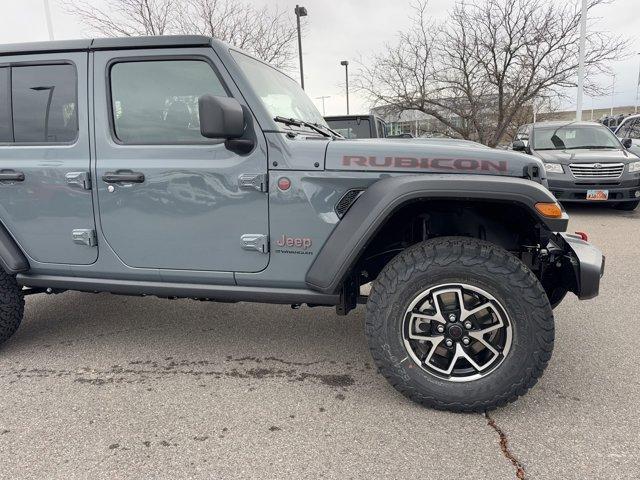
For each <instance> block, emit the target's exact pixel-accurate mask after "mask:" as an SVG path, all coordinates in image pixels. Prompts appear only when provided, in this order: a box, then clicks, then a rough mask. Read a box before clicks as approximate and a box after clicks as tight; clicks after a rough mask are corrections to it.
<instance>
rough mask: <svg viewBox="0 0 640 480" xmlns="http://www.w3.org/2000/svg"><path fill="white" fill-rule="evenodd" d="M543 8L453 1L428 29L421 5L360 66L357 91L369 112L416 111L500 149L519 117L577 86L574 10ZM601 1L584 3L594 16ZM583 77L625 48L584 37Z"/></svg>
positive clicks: (519, 1) (525, 2) (504, 0)
mask: <svg viewBox="0 0 640 480" xmlns="http://www.w3.org/2000/svg"><path fill="white" fill-rule="evenodd" d="M578 3H579V2H578V1H576V0H571V1H568V2H567V3H565V4H563V5H559V4H557V3H552V2H547V1H544V0H469V1H465V0H462V1H458V3H456V5H455V6H454V8H453V9H452V11H451V13H450V15H449V18H448V19H447V21H446V22H444V23H443V24H442V25H436V24H434V23H433V22H431V21H429V19H428V16H427V7H428V4H427V0H418V2H417V3H416V4H415V11H416V15H415V17H414V18H413V22H412V26H411V27H410V28H409V29H408V30H407V31H405V32H401V33H400V34H399V41H398V43H397V44H396V45H392V46H389V47H388V51H387V52H385V53H383V54H378V55H376V56H375V57H374V61H373V62H371V63H370V64H369V65H362V66H361V71H360V74H359V77H358V79H357V87H358V88H360V89H361V90H362V91H363V92H364V93H365V94H366V95H367V96H368V97H369V98H370V100H371V101H372V102H373V103H374V105H387V106H389V108H392V109H395V110H419V111H421V112H424V113H426V114H428V115H431V116H433V117H434V118H436V119H437V120H438V121H439V122H441V123H442V125H443V127H445V128H446V130H448V131H451V132H454V133H455V134H456V135H457V136H460V137H462V138H465V139H471V140H477V141H480V142H482V143H485V144H487V145H490V146H495V145H497V144H499V143H500V142H501V140H502V139H503V138H504V137H505V135H506V134H508V132H509V131H510V130H511V129H512V128H513V126H514V124H515V123H517V122H518V121H521V117H522V115H523V110H525V111H527V110H528V112H529V113H530V112H531V111H532V105H533V103H534V102H537V103H538V104H539V103H540V102H543V101H550V99H552V98H554V97H558V96H559V95H562V94H563V92H565V91H566V88H567V87H573V86H575V80H576V72H577V67H578V49H579V41H578V40H579V24H580V9H579V5H578ZM603 3H608V0H590V1H589V4H588V9H589V11H591V10H592V8H593V7H595V6H597V5H600V4H603ZM589 31H590V33H589V34H588V36H587V49H586V51H587V57H586V68H587V74H588V76H592V75H593V74H594V73H597V72H602V71H605V70H606V69H607V64H608V62H610V61H613V60H617V59H619V58H620V56H621V55H622V53H623V52H624V51H625V49H626V47H627V42H626V41H625V40H624V39H620V38H617V37H614V36H610V35H607V34H604V33H602V32H598V31H594V29H590V30H589Z"/></svg>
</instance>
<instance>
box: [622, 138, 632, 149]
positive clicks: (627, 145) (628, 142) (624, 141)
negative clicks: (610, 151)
mask: <svg viewBox="0 0 640 480" xmlns="http://www.w3.org/2000/svg"><path fill="white" fill-rule="evenodd" d="M622 146H623V147H624V148H631V147H633V140H631V139H630V138H623V139H622Z"/></svg>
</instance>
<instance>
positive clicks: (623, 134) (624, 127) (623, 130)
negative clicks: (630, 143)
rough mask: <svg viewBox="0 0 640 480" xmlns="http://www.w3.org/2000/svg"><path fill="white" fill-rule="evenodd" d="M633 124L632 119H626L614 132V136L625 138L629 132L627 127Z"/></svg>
mask: <svg viewBox="0 0 640 480" xmlns="http://www.w3.org/2000/svg"><path fill="white" fill-rule="evenodd" d="M632 124H633V120H628V121H626V122H624V123H623V124H622V126H621V127H620V128H619V129H618V131H617V132H616V136H617V137H619V138H626V137H627V134H628V133H629V127H631V125H632Z"/></svg>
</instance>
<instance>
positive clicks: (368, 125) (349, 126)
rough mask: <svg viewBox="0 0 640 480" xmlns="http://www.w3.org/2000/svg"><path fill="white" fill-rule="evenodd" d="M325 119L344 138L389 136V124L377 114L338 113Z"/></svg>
mask: <svg viewBox="0 0 640 480" xmlns="http://www.w3.org/2000/svg"><path fill="white" fill-rule="evenodd" d="M324 119H325V121H326V122H327V124H328V125H329V126H330V127H331V129H332V130H334V131H336V132H338V133H339V134H340V135H342V136H343V137H344V138H349V139H352V140H353V139H356V138H386V137H387V124H386V123H385V122H384V120H382V118H380V117H378V116H377V115H336V116H330V117H324Z"/></svg>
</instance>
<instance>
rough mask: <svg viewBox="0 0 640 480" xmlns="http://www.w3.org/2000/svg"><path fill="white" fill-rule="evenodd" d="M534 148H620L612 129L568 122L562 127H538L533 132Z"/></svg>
mask: <svg viewBox="0 0 640 480" xmlns="http://www.w3.org/2000/svg"><path fill="white" fill-rule="evenodd" d="M533 148H534V150H568V149H580V148H586V149H598V148H615V149H619V148H620V143H619V142H618V140H617V138H616V137H615V135H614V134H613V133H611V131H610V130H609V129H608V128H606V127H604V126H601V125H574V124H571V123H569V124H567V125H562V126H560V127H538V126H536V127H535V129H534V133H533Z"/></svg>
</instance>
